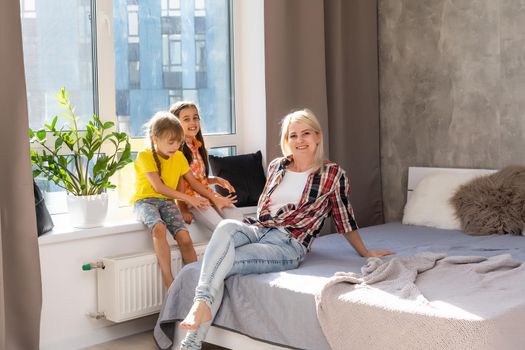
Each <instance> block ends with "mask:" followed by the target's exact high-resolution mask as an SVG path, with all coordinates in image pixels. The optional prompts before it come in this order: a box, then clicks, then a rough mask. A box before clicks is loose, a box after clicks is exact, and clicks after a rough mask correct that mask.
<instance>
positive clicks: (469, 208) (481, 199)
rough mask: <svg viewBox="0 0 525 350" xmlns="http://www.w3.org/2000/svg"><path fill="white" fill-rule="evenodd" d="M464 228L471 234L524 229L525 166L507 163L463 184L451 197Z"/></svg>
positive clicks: (524, 231)
mask: <svg viewBox="0 0 525 350" xmlns="http://www.w3.org/2000/svg"><path fill="white" fill-rule="evenodd" d="M450 201H451V204H452V206H453V207H454V209H455V213H456V216H457V217H458V219H459V221H460V222H461V228H462V230H463V231H464V232H465V233H468V234H471V235H488V234H493V233H499V234H504V233H510V234H515V235H519V234H524V233H525V166H517V165H513V166H508V167H506V168H503V169H501V170H500V171H498V172H497V173H494V174H492V175H487V176H481V177H478V178H475V179H474V180H472V181H470V182H468V183H466V184H465V185H463V186H461V187H460V188H459V189H458V191H457V192H456V193H455V194H454V196H453V197H452V198H451V200H450Z"/></svg>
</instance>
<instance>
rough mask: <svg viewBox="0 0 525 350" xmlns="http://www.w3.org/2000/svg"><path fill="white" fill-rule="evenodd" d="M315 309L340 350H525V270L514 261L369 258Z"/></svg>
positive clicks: (336, 279)
mask: <svg viewBox="0 0 525 350" xmlns="http://www.w3.org/2000/svg"><path fill="white" fill-rule="evenodd" d="M316 304H317V316H318V318H319V323H320V324H321V327H322V329H323V332H324V334H325V336H326V338H327V340H328V343H329V344H330V346H331V347H332V349H334V350H338V349H341V350H343V349H344V350H349V349H440V350H442V349H476V350H480V349H525V265H524V264H521V262H520V261H516V260H513V259H512V257H511V256H510V255H508V254H505V255H498V256H493V257H490V258H487V257H479V256H449V257H447V256H446V255H445V254H437V253H420V254H417V255H415V256H408V257H395V258H392V259H380V258H370V259H368V262H367V264H366V265H365V266H363V267H362V268H361V274H355V273H343V272H339V273H336V274H335V275H334V276H333V277H332V278H331V279H330V281H329V282H328V283H327V284H326V285H325V287H324V288H323V290H322V291H321V294H320V295H318V296H316Z"/></svg>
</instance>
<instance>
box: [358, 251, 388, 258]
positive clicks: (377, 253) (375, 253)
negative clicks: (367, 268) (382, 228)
mask: <svg viewBox="0 0 525 350" xmlns="http://www.w3.org/2000/svg"><path fill="white" fill-rule="evenodd" d="M392 254H394V252H393V251H391V250H388V249H378V250H369V251H368V252H366V253H365V254H363V256H364V257H366V258H371V257H381V256H386V255H392Z"/></svg>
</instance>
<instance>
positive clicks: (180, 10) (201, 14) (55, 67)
mask: <svg viewBox="0 0 525 350" xmlns="http://www.w3.org/2000/svg"><path fill="white" fill-rule="evenodd" d="M20 1H21V18H22V30H23V32H22V34H23V44H24V61H25V67H26V78H27V84H26V85H27V94H28V105H29V106H28V107H29V115H30V126H31V127H32V128H33V129H38V128H40V127H41V126H43V125H44V124H45V123H47V122H49V121H50V120H51V119H52V118H53V117H54V116H55V115H56V114H58V113H60V110H59V108H58V106H57V103H56V100H55V98H54V95H55V93H57V92H58V91H59V90H60V88H61V87H63V86H65V87H66V88H67V89H68V90H69V91H70V93H71V96H72V100H73V103H74V104H75V106H76V107H77V115H78V116H79V117H80V118H81V119H82V118H86V117H87V116H90V115H91V114H92V113H96V114H100V117H101V118H102V119H105V120H112V121H114V122H115V123H116V124H117V125H118V128H119V129H120V130H122V131H126V132H128V133H129V135H130V136H131V137H132V147H133V150H134V151H138V150H139V149H140V148H142V147H143V145H144V131H143V128H142V126H143V124H144V123H145V122H146V121H147V120H148V119H149V118H150V117H151V116H152V115H153V114H154V113H155V112H156V111H159V110H167V109H168V108H169V106H170V105H171V104H172V103H174V102H176V101H178V100H181V99H185V100H193V101H195V102H196V103H197V104H198V105H199V112H200V114H201V119H202V124H203V131H204V133H205V134H207V135H208V136H207V144H208V145H209V146H210V147H218V148H220V149H217V152H223V153H224V152H227V153H231V152H234V151H235V149H236V148H235V146H236V142H237V140H238V138H237V137H236V136H235V131H236V129H235V119H234V113H233V107H232V106H233V95H232V90H233V84H232V81H233V77H232V66H233V65H232V54H231V52H232V45H231V38H230V33H231V31H232V28H231V0H214V1H204V0H195V1H180V0H141V1H138V0H113V1H99V0H71V1H65V2H64V1H61V0H20ZM108 14H109V15H108ZM97 21H98V22H99V25H98V26H97ZM97 28H98V29H97ZM95 33H96V36H95V35H94V34H95ZM95 38H96V39H95ZM130 169H131V170H130ZM130 169H125V170H126V171H122V172H121V174H119V179H118V180H117V184H119V185H120V187H121V188H129V187H130V186H131V184H130V183H129V182H130V181H132V179H131V178H130V173H132V172H133V170H132V167H130ZM41 185H42V183H41ZM44 189H45V190H46V191H48V192H49V191H56V190H57V189H56V188H54V186H53V185H52V184H45V186H44ZM120 197H121V198H120V199H121V201H122V202H123V203H125V202H126V198H124V197H125V196H120Z"/></svg>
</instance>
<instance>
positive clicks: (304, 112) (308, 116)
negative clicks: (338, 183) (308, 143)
mask: <svg viewBox="0 0 525 350" xmlns="http://www.w3.org/2000/svg"><path fill="white" fill-rule="evenodd" d="M293 122H298V123H303V124H306V125H308V126H309V127H310V128H312V130H313V131H314V132H315V133H316V134H317V135H319V137H320V140H319V144H318V145H317V149H316V150H315V156H314V166H313V169H312V171H317V170H319V169H322V168H323V165H324V160H325V159H324V148H323V131H322V130H321V124H320V123H319V120H317V117H316V116H315V114H314V113H313V112H312V111H311V110H309V109H307V108H305V109H301V110H298V111H295V112H292V113H290V114H288V115H287V116H285V117H284V118H283V120H282V121H281V151H282V152H283V155H284V156H285V157H288V156H289V155H290V154H292V150H291V148H290V144H289V142H288V134H289V130H288V129H289V128H290V124H292V123H293Z"/></svg>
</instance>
